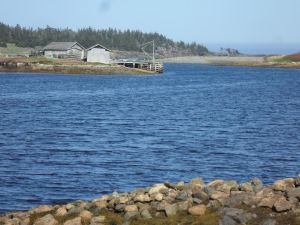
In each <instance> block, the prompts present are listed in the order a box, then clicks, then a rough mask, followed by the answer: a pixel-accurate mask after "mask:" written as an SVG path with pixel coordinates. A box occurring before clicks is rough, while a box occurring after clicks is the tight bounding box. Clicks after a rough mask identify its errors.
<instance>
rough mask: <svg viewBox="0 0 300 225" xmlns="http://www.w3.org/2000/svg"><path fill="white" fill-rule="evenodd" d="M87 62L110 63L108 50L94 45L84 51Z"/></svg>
mask: <svg viewBox="0 0 300 225" xmlns="http://www.w3.org/2000/svg"><path fill="white" fill-rule="evenodd" d="M86 57H87V62H98V63H104V64H109V63H110V50H109V49H107V48H105V47H104V46H102V45H100V44H96V45H94V46H92V47H90V48H88V49H87V50H86Z"/></svg>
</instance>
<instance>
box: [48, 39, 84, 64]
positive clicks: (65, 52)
mask: <svg viewBox="0 0 300 225" xmlns="http://www.w3.org/2000/svg"><path fill="white" fill-rule="evenodd" d="M43 51H44V55H45V57H48V58H57V59H72V60H83V59H84V58H85V48H84V47H83V46H82V45H81V44H79V43H78V42H51V43H50V44H48V45H47V46H46V47H44V48H43Z"/></svg>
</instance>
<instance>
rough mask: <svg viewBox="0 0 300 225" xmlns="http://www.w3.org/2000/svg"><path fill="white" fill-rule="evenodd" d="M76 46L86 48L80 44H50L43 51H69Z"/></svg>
mask: <svg viewBox="0 0 300 225" xmlns="http://www.w3.org/2000/svg"><path fill="white" fill-rule="evenodd" d="M76 44H77V45H79V46H80V47H81V48H82V49H84V47H83V46H82V45H81V44H79V43H78V42H51V43H50V44H48V45H47V46H45V47H44V48H43V49H44V50H58V51H60V50H61V51H67V50H69V49H71V48H72V47H73V46H74V45H76Z"/></svg>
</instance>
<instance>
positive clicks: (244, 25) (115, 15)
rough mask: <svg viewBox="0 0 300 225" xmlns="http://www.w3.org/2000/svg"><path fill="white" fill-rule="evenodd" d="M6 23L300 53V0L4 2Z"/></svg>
mask: <svg viewBox="0 0 300 225" xmlns="http://www.w3.org/2000/svg"><path fill="white" fill-rule="evenodd" d="M0 21H1V22H4V23H6V24H10V25H16V24H20V25H21V26H25V27H33V28H37V27H45V26H46V25H49V26H52V27H58V28H65V27H69V28H72V29H79V28H84V27H92V28H97V29H103V28H109V27H112V28H117V29H122V30H124V29H134V30H141V31H144V32H158V33H162V34H163V35H165V36H167V37H169V38H171V39H173V40H175V41H180V40H183V41H185V42H193V41H196V42H198V43H200V44H204V45H205V46H207V47H208V48H209V49H210V50H215V51H217V50H219V49H220V47H231V48H238V49H239V50H240V51H241V52H245V53H257V54H263V53H269V54H272V53H274V54H275V53H283V54H284V53H292V52H300V0H184V1H183V0H8V1H6V0H2V2H1V5H0Z"/></svg>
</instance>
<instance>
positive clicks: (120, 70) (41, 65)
mask: <svg viewBox="0 0 300 225" xmlns="http://www.w3.org/2000/svg"><path fill="white" fill-rule="evenodd" d="M0 72H21V73H50V74H51V73H54V74H91V75H147V74H149V75H153V74H156V73H155V72H153V71H148V70H142V69H137V68H128V67H125V66H120V65H113V64H112V65H106V64H100V63H86V62H81V61H68V60H53V59H47V58H44V57H40V58H35V57H33V58H0Z"/></svg>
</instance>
